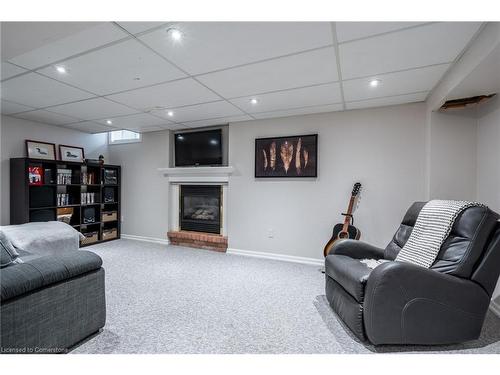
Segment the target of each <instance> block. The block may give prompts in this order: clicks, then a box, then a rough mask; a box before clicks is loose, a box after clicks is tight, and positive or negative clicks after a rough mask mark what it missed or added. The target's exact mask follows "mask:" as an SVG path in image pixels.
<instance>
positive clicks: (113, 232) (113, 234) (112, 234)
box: [102, 228, 118, 241]
mask: <svg viewBox="0 0 500 375" xmlns="http://www.w3.org/2000/svg"><path fill="white" fill-rule="evenodd" d="M117 237H118V230H117V229H116V228H111V229H104V230H103V231H102V240H103V241H105V240H111V239H113V238H117Z"/></svg>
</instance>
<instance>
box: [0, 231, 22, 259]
mask: <svg viewBox="0 0 500 375" xmlns="http://www.w3.org/2000/svg"><path fill="white" fill-rule="evenodd" d="M0 250H1V257H0V267H1V268H3V267H7V266H9V265H11V264H13V263H15V261H16V259H17V258H18V257H19V253H18V252H17V251H16V249H15V248H14V246H12V243H11V242H10V240H9V239H8V238H7V236H6V235H5V233H4V231H3V230H1V229H0Z"/></svg>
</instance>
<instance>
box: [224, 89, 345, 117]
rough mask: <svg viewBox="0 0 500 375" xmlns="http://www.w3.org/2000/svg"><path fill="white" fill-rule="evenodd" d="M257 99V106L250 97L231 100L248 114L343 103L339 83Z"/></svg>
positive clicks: (268, 95)
mask: <svg viewBox="0 0 500 375" xmlns="http://www.w3.org/2000/svg"><path fill="white" fill-rule="evenodd" d="M255 98H256V99H257V100H258V104H256V105H254V104H252V103H250V99H251V98H250V97H246V98H238V99H231V102H232V103H234V104H236V105H237V106H238V107H239V108H241V109H243V110H244V111H245V112H247V113H256V112H270V111H278V110H285V109H290V108H298V107H307V106H313V105H326V104H335V103H340V102H341V101H342V99H341V96H340V88H339V84H338V83H329V84H325V85H318V86H312V87H305V88H300V89H293V90H286V91H280V92H274V93H269V94H262V95H256V96H255Z"/></svg>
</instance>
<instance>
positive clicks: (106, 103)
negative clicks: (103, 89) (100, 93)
mask: <svg viewBox="0 0 500 375" xmlns="http://www.w3.org/2000/svg"><path fill="white" fill-rule="evenodd" d="M50 111H51V112H56V113H61V114H63V115H67V116H72V117H75V118H79V119H82V120H96V119H107V118H112V117H116V116H122V115H123V116H124V115H132V114H135V113H138V112H137V111H135V110H133V109H130V108H128V107H126V106H124V105H121V104H118V103H115V102H112V101H111V100H107V99H104V98H94V99H89V100H82V101H80V102H75V103H69V104H63V105H59V106H56V107H51V108H50Z"/></svg>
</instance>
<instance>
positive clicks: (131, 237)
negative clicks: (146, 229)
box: [121, 234, 170, 245]
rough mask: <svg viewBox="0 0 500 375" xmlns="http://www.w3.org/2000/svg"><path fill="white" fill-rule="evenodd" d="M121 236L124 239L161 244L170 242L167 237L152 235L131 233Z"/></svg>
mask: <svg viewBox="0 0 500 375" xmlns="http://www.w3.org/2000/svg"><path fill="white" fill-rule="evenodd" d="M121 238H124V239H127V240H136V241H144V242H153V243H160V244H162V245H168V244H170V241H169V240H168V239H164V238H154V237H143V236H134V235H132V234H122V235H121Z"/></svg>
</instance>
